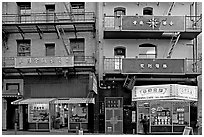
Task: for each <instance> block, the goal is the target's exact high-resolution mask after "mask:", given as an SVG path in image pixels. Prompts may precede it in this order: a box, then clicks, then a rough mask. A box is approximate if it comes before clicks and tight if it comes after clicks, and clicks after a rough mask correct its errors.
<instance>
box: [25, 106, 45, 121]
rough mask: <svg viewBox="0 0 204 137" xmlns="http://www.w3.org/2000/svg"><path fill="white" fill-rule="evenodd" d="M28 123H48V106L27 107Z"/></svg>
mask: <svg viewBox="0 0 204 137" xmlns="http://www.w3.org/2000/svg"><path fill="white" fill-rule="evenodd" d="M28 107H29V111H28V113H29V114H28V122H29V123H32V122H49V105H48V104H32V105H28Z"/></svg>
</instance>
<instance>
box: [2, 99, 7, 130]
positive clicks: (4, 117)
mask: <svg viewBox="0 0 204 137" xmlns="http://www.w3.org/2000/svg"><path fill="white" fill-rule="evenodd" d="M6 112H7V101H6V100H5V99H4V98H2V130H7V128H6V125H7V123H6V120H7V115H6Z"/></svg>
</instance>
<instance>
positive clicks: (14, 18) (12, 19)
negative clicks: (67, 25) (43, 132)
mask: <svg viewBox="0 0 204 137" xmlns="http://www.w3.org/2000/svg"><path fill="white" fill-rule="evenodd" d="M63 22H95V15H94V12H58V13H28V14H25V15H24V14H23V15H19V14H3V15H2V24H19V23H22V24H24V23H63Z"/></svg>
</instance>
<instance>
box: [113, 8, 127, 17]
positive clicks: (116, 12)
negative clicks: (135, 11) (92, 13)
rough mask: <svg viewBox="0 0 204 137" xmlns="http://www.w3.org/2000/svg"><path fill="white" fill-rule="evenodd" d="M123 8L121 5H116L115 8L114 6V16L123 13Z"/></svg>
mask: <svg viewBox="0 0 204 137" xmlns="http://www.w3.org/2000/svg"><path fill="white" fill-rule="evenodd" d="M125 14H126V13H125V8H123V7H117V8H114V15H115V16H121V15H125Z"/></svg>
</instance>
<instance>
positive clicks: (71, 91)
mask: <svg viewBox="0 0 204 137" xmlns="http://www.w3.org/2000/svg"><path fill="white" fill-rule="evenodd" d="M88 81H89V76H88V75H77V76H69V77H68V79H66V78H64V77H63V76H61V77H58V76H42V77H39V76H27V77H25V78H24V97H25V98H32V97H54V98H86V97H87V95H88V92H89V91H88V86H89V85H88V84H89V83H88Z"/></svg>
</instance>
